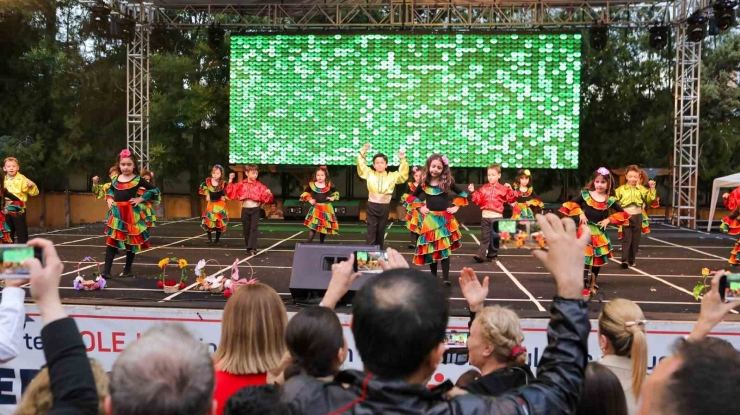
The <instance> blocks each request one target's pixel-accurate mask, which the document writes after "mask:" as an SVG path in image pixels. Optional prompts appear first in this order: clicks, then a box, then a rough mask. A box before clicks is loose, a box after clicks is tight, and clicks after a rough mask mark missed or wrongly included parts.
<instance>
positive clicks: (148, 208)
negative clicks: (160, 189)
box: [141, 169, 159, 228]
mask: <svg viewBox="0 0 740 415" xmlns="http://www.w3.org/2000/svg"><path fill="white" fill-rule="evenodd" d="M141 178H142V179H144V180H146V182H147V183H152V180H153V179H154V172H153V171H149V170H147V169H141ZM158 204H159V200H155V201H147V202H144V204H143V205H144V206H143V207H144V210H143V211H142V213H143V214H144V218H145V220H146V226H147V227H148V228H153V227H155V226H156V223H157V215H156V214H155V213H154V205H158Z"/></svg>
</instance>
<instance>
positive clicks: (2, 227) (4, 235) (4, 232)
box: [0, 212, 13, 244]
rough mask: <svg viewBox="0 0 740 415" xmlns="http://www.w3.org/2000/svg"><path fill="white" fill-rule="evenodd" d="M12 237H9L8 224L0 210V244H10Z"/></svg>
mask: <svg viewBox="0 0 740 415" xmlns="http://www.w3.org/2000/svg"><path fill="white" fill-rule="evenodd" d="M12 243H13V239H12V238H11V237H10V225H8V222H6V221H5V214H3V213H2V212H0V244H12Z"/></svg>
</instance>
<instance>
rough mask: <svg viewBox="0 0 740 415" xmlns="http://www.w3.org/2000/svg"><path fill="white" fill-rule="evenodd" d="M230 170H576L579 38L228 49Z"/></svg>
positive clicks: (356, 39)
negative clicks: (443, 160) (366, 161)
mask: <svg viewBox="0 0 740 415" xmlns="http://www.w3.org/2000/svg"><path fill="white" fill-rule="evenodd" d="M230 65H231V73H230V76H231V81H230V82H231V84H230V126H229V162H230V163H231V164H243V163H256V164H292V165H321V164H325V165H353V164H354V163H355V159H356V157H357V153H358V151H359V149H360V148H361V147H362V145H363V144H364V143H371V144H372V146H373V147H372V150H371V153H372V154H374V153H376V152H383V153H385V154H386V155H387V156H388V157H389V159H390V163H391V164H398V156H397V152H398V149H399V148H403V149H405V150H406V152H407V155H408V158H409V163H411V164H423V163H424V161H425V160H426V158H427V156H428V155H429V154H431V153H434V152H440V153H442V154H444V155H446V156H447V157H448V158H449V159H450V163H451V164H452V166H453V167H484V166H487V165H489V164H491V163H497V164H500V165H501V166H502V167H508V168H514V167H520V168H521V167H525V168H558V169H563V168H565V169H571V168H576V167H578V139H579V113H580V69H581V35H580V34H577V33H549V34H539V33H533V34H524V33H520V34H514V33H489V34H480V33H464V34H455V33H449V34H395V33H387V34H348V33H342V34H337V33H334V34H303V35H247V36H232V37H231V63H230Z"/></svg>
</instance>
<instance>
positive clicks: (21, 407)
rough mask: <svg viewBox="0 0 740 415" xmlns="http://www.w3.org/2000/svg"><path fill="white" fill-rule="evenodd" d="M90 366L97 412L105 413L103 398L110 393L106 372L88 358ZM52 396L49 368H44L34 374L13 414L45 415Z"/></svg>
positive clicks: (49, 407) (51, 404) (50, 406)
mask: <svg viewBox="0 0 740 415" xmlns="http://www.w3.org/2000/svg"><path fill="white" fill-rule="evenodd" d="M90 368H91V369H92V373H93V377H94V378H95V388H96V389H97V390H98V414H99V415H106V412H105V406H104V403H105V398H107V397H108V395H109V394H110V390H109V382H108V374H107V373H105V370H104V369H103V366H101V365H100V363H98V362H97V361H95V360H94V359H90ZM53 404H54V396H53V395H52V393H51V382H50V379H49V368H44V369H43V370H42V371H40V372H39V373H37V374H36V376H35V377H34V378H33V380H32V381H31V383H29V384H28V387H27V388H26V391H25V392H24V393H23V397H21V402H20V403H19V404H18V407H17V408H16V409H15V412H14V414H15V415H45V414H47V413H49V411H51V409H52V407H53Z"/></svg>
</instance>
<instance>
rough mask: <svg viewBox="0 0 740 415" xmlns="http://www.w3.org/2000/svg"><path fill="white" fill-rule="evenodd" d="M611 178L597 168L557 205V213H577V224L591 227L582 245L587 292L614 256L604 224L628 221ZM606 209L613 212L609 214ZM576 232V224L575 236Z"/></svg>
mask: <svg viewBox="0 0 740 415" xmlns="http://www.w3.org/2000/svg"><path fill="white" fill-rule="evenodd" d="M612 180H613V179H612V176H611V174H610V173H609V170H607V169H606V168H604V167H599V169H598V170H596V171H595V172H594V174H592V175H591V181H590V182H589V183H588V185H586V187H584V188H583V190H582V191H581V194H580V195H578V197H576V198H575V199H573V200H572V201H570V202H565V203H563V206H562V207H561V208H560V213H562V214H563V215H565V216H577V217H578V219H579V224H580V225H586V226H588V227H589V229H590V230H591V241H590V242H589V243H588V245H587V246H586V256H585V263H586V266H585V268H584V271H583V279H584V286H585V287H586V288H587V289H588V294H593V293H595V292H596V290H597V289H598V288H599V286H598V285H596V278H597V277H598V276H599V271H600V270H601V267H602V266H603V265H606V263H607V262H609V258H613V257H614V254H613V253H612V244H611V241H610V240H609V235H607V233H606V231H605V230H606V227H607V225H609V224H610V223H611V224H613V225H626V224H627V223H628V222H629V217H630V215H629V213H627V212H625V211H624V209H622V207H621V206H620V205H619V202H617V199H616V197H614V196H612V193H613V191H614V187H613V181H612ZM609 209H612V210H614V211H615V213H614V214H612V215H609ZM580 233H581V227H580V226H579V228H578V234H579V236H580ZM589 271H590V274H589ZM584 291H585V290H584ZM584 294H586V293H585V292H584Z"/></svg>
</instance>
